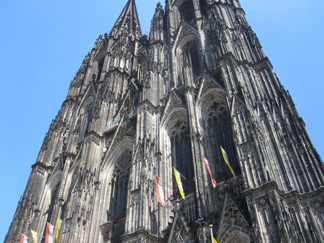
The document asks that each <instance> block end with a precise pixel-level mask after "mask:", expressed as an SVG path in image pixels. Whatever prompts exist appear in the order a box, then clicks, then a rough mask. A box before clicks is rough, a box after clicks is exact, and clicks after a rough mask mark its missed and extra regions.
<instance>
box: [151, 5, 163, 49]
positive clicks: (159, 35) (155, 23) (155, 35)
mask: <svg viewBox="0 0 324 243" xmlns="http://www.w3.org/2000/svg"><path fill="white" fill-rule="evenodd" d="M163 16H164V12H163V8H162V5H161V3H158V4H157V6H156V9H155V14H154V17H153V19H152V22H151V32H150V42H151V43H153V42H155V41H163V40H164V32H163Z"/></svg>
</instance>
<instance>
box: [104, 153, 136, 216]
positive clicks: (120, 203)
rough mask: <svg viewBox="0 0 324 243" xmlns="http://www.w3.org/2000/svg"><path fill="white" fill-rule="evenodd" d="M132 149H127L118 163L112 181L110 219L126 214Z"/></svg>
mask: <svg viewBox="0 0 324 243" xmlns="http://www.w3.org/2000/svg"><path fill="white" fill-rule="evenodd" d="M131 160H132V151H130V150H126V151H125V152H124V153H123V154H122V155H121V156H120V158H119V160H118V161H117V163H116V166H115V170H114V180H113V181H112V190H111V200H110V209H109V220H111V221H114V220H119V219H122V218H124V217H125V216H126V208H127V197H128V182H129V174H130V165H131Z"/></svg>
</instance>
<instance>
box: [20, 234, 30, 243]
mask: <svg viewBox="0 0 324 243" xmlns="http://www.w3.org/2000/svg"><path fill="white" fill-rule="evenodd" d="M27 242H28V237H27V236H26V235H23V234H21V235H20V243H27Z"/></svg>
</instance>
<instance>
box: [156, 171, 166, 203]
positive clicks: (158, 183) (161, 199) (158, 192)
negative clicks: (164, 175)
mask: <svg viewBox="0 0 324 243" xmlns="http://www.w3.org/2000/svg"><path fill="white" fill-rule="evenodd" d="M155 190H156V196H157V199H158V202H159V204H160V205H161V206H163V207H164V206H165V201H164V193H163V188H162V180H161V179H160V178H159V177H158V176H156V178H155Z"/></svg>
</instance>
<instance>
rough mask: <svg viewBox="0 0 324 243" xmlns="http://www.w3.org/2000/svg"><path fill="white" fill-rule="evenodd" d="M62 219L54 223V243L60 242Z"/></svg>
mask: <svg viewBox="0 0 324 243" xmlns="http://www.w3.org/2000/svg"><path fill="white" fill-rule="evenodd" d="M61 225H62V219H60V218H58V219H57V223H56V243H58V242H59V240H60V235H61Z"/></svg>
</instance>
